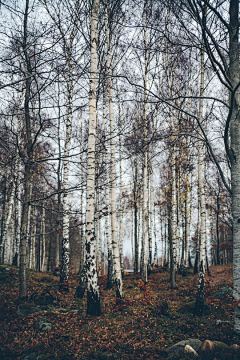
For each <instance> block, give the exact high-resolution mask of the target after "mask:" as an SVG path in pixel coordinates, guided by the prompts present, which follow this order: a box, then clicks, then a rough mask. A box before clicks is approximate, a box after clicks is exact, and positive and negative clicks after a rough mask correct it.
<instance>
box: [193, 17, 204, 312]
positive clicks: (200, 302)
mask: <svg viewBox="0 0 240 360" xmlns="http://www.w3.org/2000/svg"><path fill="white" fill-rule="evenodd" d="M204 16H205V14H204ZM204 70H205V69H204V42H203V40H202V47H201V79H200V102H199V123H200V124H202V120H203V95H204ZM203 171H204V170H203V145H202V142H201V141H200V140H199V142H198V191H199V199H200V209H201V213H200V252H199V261H200V267H199V270H198V295H197V299H196V303H195V314H196V315H199V316H201V315H202V314H203V311H204V277H205V266H206V201H205V187H204V184H203Z"/></svg>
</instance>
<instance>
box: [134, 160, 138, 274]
mask: <svg viewBox="0 0 240 360" xmlns="http://www.w3.org/2000/svg"><path fill="white" fill-rule="evenodd" d="M133 176H134V180H133V207H134V274H135V275H137V274H138V257H139V246H138V192H137V190H138V189H137V181H138V176H137V156H135V160H134V175H133Z"/></svg>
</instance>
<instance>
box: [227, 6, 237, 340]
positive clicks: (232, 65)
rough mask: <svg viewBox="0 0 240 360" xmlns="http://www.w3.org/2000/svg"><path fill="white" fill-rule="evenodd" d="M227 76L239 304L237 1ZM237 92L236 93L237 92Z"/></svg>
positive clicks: (231, 13) (234, 273)
mask: <svg viewBox="0 0 240 360" xmlns="http://www.w3.org/2000/svg"><path fill="white" fill-rule="evenodd" d="M229 12H230V24H229V75H230V79H231V83H232V93H231V96H230V105H231V111H232V113H231V122H230V137H231V185H232V214H233V295H234V299H235V300H236V301H237V302H239V301H240V277H239V274H240V261H239V259H240V181H239V174H240V113H239V106H240V96H239V89H238V87H239V84H240V64H239V1H238V0H230V8H229ZM237 89H238V90H237ZM236 90H237V91H236ZM234 330H235V332H236V333H237V334H240V308H239V306H238V304H236V306H235V317H234Z"/></svg>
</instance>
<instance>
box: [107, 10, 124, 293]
mask: <svg viewBox="0 0 240 360" xmlns="http://www.w3.org/2000/svg"><path fill="white" fill-rule="evenodd" d="M105 19H106V20H105V26H106V39H107V79H108V82H107V83H108V102H109V122H110V181H111V186H110V192H111V230H112V233H111V236H112V252H113V269H114V281H115V284H116V296H117V297H119V298H122V297H123V296H124V294H123V283H122V272H121V263H120V250H119V241H118V236H117V208H116V164H115V156H116V155H115V131H114V129H115V124H114V112H113V94H112V68H111V34H110V29H109V26H110V23H109V21H110V19H109V16H108V9H107V7H106V8H105Z"/></svg>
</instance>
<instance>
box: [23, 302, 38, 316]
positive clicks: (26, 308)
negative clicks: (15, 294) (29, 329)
mask: <svg viewBox="0 0 240 360" xmlns="http://www.w3.org/2000/svg"><path fill="white" fill-rule="evenodd" d="M39 311H41V308H40V306H38V305H33V304H21V305H19V306H18V308H17V314H18V316H27V315H30V314H34V313H36V312H39Z"/></svg>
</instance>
